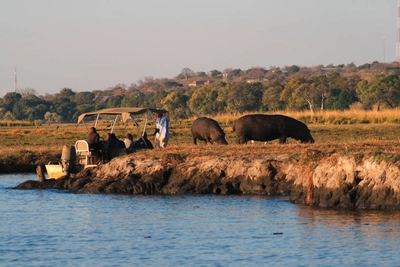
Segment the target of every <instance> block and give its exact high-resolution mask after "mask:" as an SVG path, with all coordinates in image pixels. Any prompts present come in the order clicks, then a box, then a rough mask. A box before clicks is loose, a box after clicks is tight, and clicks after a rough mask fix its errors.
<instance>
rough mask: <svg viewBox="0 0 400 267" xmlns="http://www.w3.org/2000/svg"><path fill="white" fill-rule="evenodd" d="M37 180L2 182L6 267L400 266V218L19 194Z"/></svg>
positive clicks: (244, 202)
mask: <svg viewBox="0 0 400 267" xmlns="http://www.w3.org/2000/svg"><path fill="white" fill-rule="evenodd" d="M29 179H32V180H36V179H37V176H36V175H33V174H32V175H0V203H1V204H0V214H1V217H0V236H1V241H0V266H266V265H269V266H283V265H285V266H398V265H399V260H400V256H399V247H400V238H399V237H400V236H399V233H400V223H399V222H400V213H399V212H385V211H359V212H355V211H336V210H327V209H319V208H313V207H307V206H301V205H295V204H292V203H291V202H290V201H289V200H288V199H286V198H268V197H255V196H214V195H201V196H126V195H110V194H109V195H105V194H102V195H101V194H73V193H69V192H67V191H60V190H13V189H11V188H12V187H14V186H16V185H18V184H19V183H20V182H23V181H25V180H29Z"/></svg>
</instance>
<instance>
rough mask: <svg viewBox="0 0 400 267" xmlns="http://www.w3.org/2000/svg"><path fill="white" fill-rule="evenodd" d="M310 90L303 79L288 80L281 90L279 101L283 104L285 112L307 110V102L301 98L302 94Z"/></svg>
mask: <svg viewBox="0 0 400 267" xmlns="http://www.w3.org/2000/svg"><path fill="white" fill-rule="evenodd" d="M307 86H308V88H307ZM310 89H311V88H310V87H309V84H308V82H307V81H306V80H305V79H303V78H290V79H289V81H288V82H287V83H286V84H285V87H284V89H283V90H282V93H281V96H280V99H281V100H282V101H283V102H284V103H285V106H286V109H287V110H302V109H304V108H307V102H306V101H305V99H304V98H303V93H306V91H307V90H310Z"/></svg>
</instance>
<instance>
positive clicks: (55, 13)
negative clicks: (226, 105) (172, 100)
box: [0, 0, 397, 97]
mask: <svg viewBox="0 0 400 267" xmlns="http://www.w3.org/2000/svg"><path fill="white" fill-rule="evenodd" d="M396 25H397V1H396V0H330V1H328V0H201V1H200V0H198V1H191V0H142V1H136V0H0V38H1V40H0V97H3V96H4V95H5V94H6V93H7V92H12V91H13V90H14V66H16V67H17V72H18V88H27V87H31V88H34V89H36V90H37V92H38V93H39V94H40V95H45V94H46V93H48V94H54V93H57V92H59V91H60V90H61V89H62V88H64V87H68V88H71V89H72V90H74V91H77V92H79V91H93V90H103V89H106V88H108V87H112V86H114V85H115V84H117V83H123V84H126V85H130V84H131V83H137V82H138V81H139V80H140V79H142V78H143V77H146V76H153V77H154V78H173V77H174V76H176V75H178V74H179V73H180V72H181V70H182V69H183V68H185V67H188V68H190V69H191V70H193V71H195V72H198V71H205V72H209V71H211V70H214V69H217V70H220V71H223V70H224V69H226V68H240V69H242V70H246V69H249V68H251V67H256V66H260V67H265V68H267V69H268V68H269V67H271V66H277V67H284V66H291V65H299V66H308V67H312V66H316V65H319V64H323V65H328V64H334V65H338V64H348V63H351V62H354V63H355V64H356V65H361V64H364V63H371V62H373V61H375V60H376V61H379V62H383V61H386V62H392V61H395V57H396V51H395V49H396V27H397V26H396ZM384 34H385V37H386V41H385V43H386V45H385V46H384V41H383V35H384Z"/></svg>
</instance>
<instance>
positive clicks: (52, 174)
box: [45, 162, 67, 179]
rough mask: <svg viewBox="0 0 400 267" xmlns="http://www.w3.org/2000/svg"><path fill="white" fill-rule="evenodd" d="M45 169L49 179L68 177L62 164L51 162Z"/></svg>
mask: <svg viewBox="0 0 400 267" xmlns="http://www.w3.org/2000/svg"><path fill="white" fill-rule="evenodd" d="M45 167H46V172H47V175H48V176H49V178H53V179H59V178H61V177H63V176H66V175H67V171H66V170H65V169H64V167H63V166H62V164H61V163H60V162H56V163H55V162H49V164H46V165H45Z"/></svg>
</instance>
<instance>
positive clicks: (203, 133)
mask: <svg viewBox="0 0 400 267" xmlns="http://www.w3.org/2000/svg"><path fill="white" fill-rule="evenodd" d="M191 132H192V136H193V143H194V144H195V145H196V144H197V139H199V140H202V141H205V142H206V143H207V144H208V143H211V144H212V143H214V142H215V143H219V144H224V145H227V144H228V142H227V141H226V140H225V133H224V131H223V130H222V129H221V127H220V126H219V124H218V122H216V121H215V120H213V119H210V118H206V117H201V118H198V119H196V120H195V121H194V122H193V125H192V128H191Z"/></svg>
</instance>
